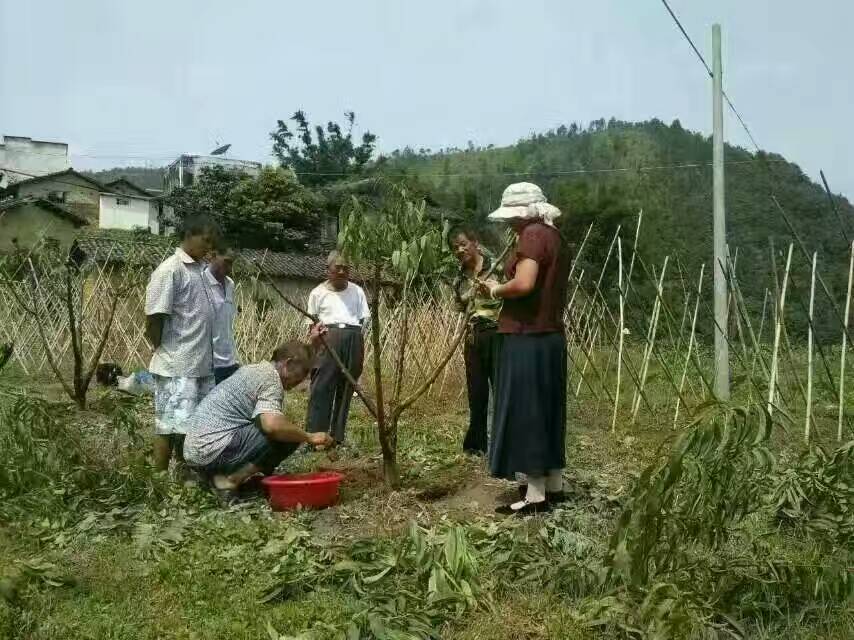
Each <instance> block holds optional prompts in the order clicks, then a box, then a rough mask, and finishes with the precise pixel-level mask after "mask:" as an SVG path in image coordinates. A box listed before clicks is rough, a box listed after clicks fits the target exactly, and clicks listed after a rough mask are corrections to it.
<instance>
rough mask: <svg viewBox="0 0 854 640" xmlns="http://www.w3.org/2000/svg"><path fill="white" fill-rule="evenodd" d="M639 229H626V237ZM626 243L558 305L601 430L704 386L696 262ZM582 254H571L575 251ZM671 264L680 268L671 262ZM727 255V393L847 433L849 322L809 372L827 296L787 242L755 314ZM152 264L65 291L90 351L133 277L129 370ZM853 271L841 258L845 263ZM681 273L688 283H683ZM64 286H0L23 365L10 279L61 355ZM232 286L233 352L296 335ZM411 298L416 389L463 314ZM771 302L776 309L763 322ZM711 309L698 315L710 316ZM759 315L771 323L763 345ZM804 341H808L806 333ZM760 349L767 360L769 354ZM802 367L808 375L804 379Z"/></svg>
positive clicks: (276, 305)
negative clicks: (778, 281)
mask: <svg viewBox="0 0 854 640" xmlns="http://www.w3.org/2000/svg"><path fill="white" fill-rule="evenodd" d="M638 229H639V225H638ZM638 229H633V231H634V235H635V238H636V237H637V233H638ZM585 241H586V236H585ZM583 247H584V243H582V249H583ZM635 247H636V243H635V244H634V245H632V244H631V243H628V244H627V243H624V242H623V238H622V237H621V232H620V230H619V229H618V230H617V232H616V233H615V235H614V237H613V240H612V241H611V245H610V248H609V250H608V253H607V257H606V259H605V262H604V264H602V265H594V264H589V263H586V264H585V265H584V268H583V267H582V264H580V263H575V264H573V267H572V273H571V277H570V282H569V286H568V290H567V291H568V294H567V295H568V298H569V299H570V302H569V305H568V307H567V309H566V313H565V320H566V327H567V331H566V333H567V356H568V361H569V363H570V364H569V375H568V391H569V398H570V404H571V405H572V404H575V405H576V406H577V407H578V408H579V409H580V410H581V411H580V413H581V414H583V415H584V416H585V419H591V420H599V421H601V423H602V426H603V428H608V427H610V428H612V429H614V430H615V431H626V430H630V429H632V428H634V427H633V426H632V425H633V423H634V422H635V421H638V422H641V423H643V422H646V423H650V422H654V423H657V424H662V425H665V424H666V425H668V428H678V427H679V425H680V424H682V423H684V422H685V421H688V420H690V419H691V417H692V416H693V415H694V412H695V410H696V408H697V407H698V406H700V405H701V404H702V403H703V402H705V401H706V400H707V399H708V397H709V394H710V393H711V391H710V387H709V384H708V373H709V372H710V371H711V367H712V359H711V354H710V353H709V348H708V335H709V327H708V326H706V327H705V332H704V331H701V327H700V325H701V316H702V314H703V312H704V311H707V307H708V305H707V304H705V301H706V300H708V296H709V291H708V287H709V286H710V284H709V283H708V282H704V279H703V277H702V273H703V269H702V268H701V269H699V270H698V272H697V273H695V274H693V275H692V274H691V273H690V272H686V271H685V270H684V268H683V266H682V263H681V262H680V260H679V257H678V256H672V258H670V257H669V258H667V259H666V260H664V261H663V263H662V264H660V265H657V266H648V265H647V264H646V263H645V262H644V260H643V257H642V256H641V255H640V254H639V253H638V252H637V251H636V250H635ZM629 251H631V254H630V255H629ZM581 254H582V252H581V251H580V252H579V256H580V255H581ZM852 256H854V252H852ZM846 257H847V256H846ZM668 261H671V264H673V265H676V266H675V267H672V268H670V269H668V268H667V263H668ZM734 262H735V261H733V264H731V265H730V267H729V269H728V277H729V279H730V283H729V284H730V291H731V304H730V314H731V319H730V324H731V325H732V326H734V327H735V330H734V331H732V332H730V340H731V349H730V353H731V354H732V358H733V363H732V367H733V375H734V379H736V378H737V379H738V380H737V381H736V383H735V384H734V385H733V398H734V399H733V401H743V402H754V401H756V402H758V401H761V402H762V403H763V404H766V403H767V405H768V408H769V409H772V410H774V411H775V414H777V415H779V414H781V413H782V414H785V415H787V416H788V417H790V418H794V417H795V416H794V414H798V416H797V417H798V424H800V425H803V426H804V435H805V437H806V438H807V439H809V438H811V437H822V438H828V437H834V436H836V437H842V438H845V437H850V433H851V425H850V416H848V415H847V414H846V411H845V407H846V398H845V394H846V391H847V390H850V389H851V388H852V384H850V382H849V383H846V381H845V379H844V376H849V377H850V376H851V375H852V374H851V371H850V369H851V368H850V367H848V370H846V368H845V367H844V364H842V363H844V353H845V351H846V350H847V349H849V348H851V344H850V341H848V340H845V339H843V336H844V335H845V327H844V326H843V325H842V323H841V322H840V326H839V336H840V340H839V342H841V343H842V345H841V347H842V349H841V352H840V346H839V342H836V343H835V344H836V346H833V345H827V346H826V347H825V349H830V351H831V352H832V353H831V355H830V357H832V358H833V359H835V360H836V362H837V366H836V367H831V366H830V365H829V364H828V363H827V356H826V354H825V352H823V351H822V350H821V345H816V346H818V347H819V350H818V353H819V355H820V356H821V358H820V361H819V362H820V363H821V364H823V365H824V366H823V368H818V367H817V368H815V371H813V360H812V344H813V342H814V340H815V336H814V335H813V334H812V333H811V334H810V336H811V337H810V348H809V353H808V354H807V353H806V349H805V348H801V345H800V344H799V343H798V341H797V340H792V339H790V335H789V331H788V330H787V322H789V316H790V315H791V314H789V313H788V312H787V311H786V309H787V307H792V305H794V304H795V303H797V302H801V303H802V304H803V308H804V309H807V308H808V307H809V310H810V320H809V323H810V326H813V325H814V324H815V323H816V322H817V318H818V316H819V314H824V315H825V319H826V318H827V317H831V318H835V317H836V316H830V315H829V311H828V309H827V304H825V305H823V306H822V305H820V304H819V301H818V300H813V297H814V293H815V291H814V286H813V287H812V289H813V290H809V289H807V290H800V289H799V288H798V287H797V286H794V285H795V284H796V283H794V282H791V281H790V280H789V279H788V277H786V276H787V274H788V272H789V269H790V268H792V269H794V266H793V265H792V266H791V267H790V264H791V263H792V257H791V250H790V251H789V257H788V259H787V260H786V269H785V271H784V273H783V276H784V277H783V286H782V287H777V286H773V287H772V286H768V287H767V288H766V297H765V301H764V303H763V305H762V311H761V313H756V315H755V316H752V315H751V313H750V311H749V309H748V307H747V305H746V304H745V300H744V297H743V295H742V291H741V288H740V286H739V282H738V279H737V277H736V274H735V268H734V267H735V264H734ZM847 262H848V261H847V260H846V263H847ZM819 263H820V260H819ZM705 266H706V265H703V266H702V267H703V268H705ZM804 266H806V267H807V268H808V267H809V265H804ZM844 267H846V268H849V267H850V265H849V264H845V265H844ZM149 271H150V267H144V266H138V267H134V266H128V265H126V264H121V263H116V262H111V261H109V260H107V261H104V262H102V263H99V264H92V263H89V264H87V265H86V266H85V267H84V268H83V271H82V272H81V275H80V278H79V282H78V285H77V289H76V290H75V295H76V300H77V304H78V305H79V311H80V312H79V317H81V318H82V319H83V324H82V327H83V343H84V345H85V346H86V347H87V348H89V349H91V347H92V345H93V342H94V340H95V336H97V335H98V329H99V326H101V323H103V322H104V321H105V319H106V317H107V309H108V305H109V298H110V296H109V295H108V291H109V290H110V288H116V287H118V286H120V287H121V288H122V289H125V288H127V287H128V286H129V285H131V286H132V288H131V290H130V293H129V294H128V295H127V296H125V297H124V299H122V300H121V302H120V304H119V306H118V309H117V311H116V317H115V322H114V325H113V329H112V332H111V335H110V339H109V342H108V343H107V346H106V349H105V351H104V355H103V358H102V360H103V361H105V362H115V363H117V364H119V365H120V366H121V367H122V368H123V369H125V370H126V371H127V370H134V369H142V368H145V367H146V365H147V363H148V361H149V359H150V356H151V352H150V347H149V345H148V342H147V340H146V338H145V336H144V309H143V306H144V295H145V284H146V281H147V278H148V273H149ZM850 272H851V271H850V270H849V269H846V274H848V273H850ZM807 273H809V271H808V270H807ZM698 275H699V278H698V277H697V276H698ZM819 277H820V276H819ZM691 281H693V282H694V283H695V284H693V285H692V284H688V283H690V282H691ZM754 284H755V283H754ZM769 284H770V283H769ZM60 285H61V282H53V281H51V280H50V277H49V276H44V277H43V278H41V279H40V280H39V281H38V282H37V283H34V282H33V281H32V280H29V281H27V280H25V281H19V282H15V283H9V282H6V284H5V285H3V286H0V342H7V343H9V342H11V343H14V344H15V351H14V358H15V361H16V362H17V364H18V365H19V366H20V368H21V369H22V370H23V371H24V372H26V373H28V374H44V373H46V372H47V371H48V367H47V362H46V357H45V351H44V345H43V344H42V341H41V338H40V336H39V333H38V331H37V328H36V325H35V320H34V319H33V318H32V317H29V316H28V315H27V314H25V313H22V312H21V310H20V309H19V308H18V307H17V305H16V304H15V302H14V300H13V298H12V296H11V295H10V293H9V291H8V288H9V287H10V286H14V287H18V290H19V293H21V294H23V293H25V292H26V291H27V288H28V287H29V288H32V287H33V286H37V287H38V288H39V292H40V293H41V299H42V300H43V301H44V303H43V306H42V308H41V311H42V313H41V315H40V317H39V318H38V322H39V323H40V324H41V327H42V329H43V330H44V334H45V335H46V337H47V340H48V347H49V348H50V349H52V350H53V353H54V354H56V356H57V360H58V361H67V360H68V356H69V353H70V335H69V332H68V329H67V321H66V313H65V309H64V307H63V303H62V300H61V299H60V297H59V296H57V295H54V294H53V293H52V292H53V291H58V290H61V288H60ZM311 286H312V285H311V284H310V283H302V284H295V283H291V284H287V283H284V284H283V285H282V287H281V288H284V289H287V293H288V295H289V296H290V297H291V298H293V299H295V300H300V299H305V298H306V297H307V295H308V292H309V290H310V288H311ZM754 290H755V288H754ZM235 295H236V303H237V306H238V309H239V313H238V314H237V318H236V321H235V338H236V342H237V349H238V353H239V355H240V357H241V360H242V361H243V362H257V361H261V360H264V359H266V358H268V357H269V354H270V353H272V351H273V349H274V348H275V346H276V345H277V344H279V343H280V342H282V341H284V340H288V339H301V338H304V337H305V336H306V332H307V328H306V324H305V321H304V320H303V318H302V317H300V316H299V314H298V313H297V312H296V311H294V310H293V309H291V308H290V307H288V306H287V305H285V304H283V303H282V302H281V301H280V300H279V299H278V298H277V297H276V296H274V295H271V292H270V291H269V290H268V289H267V285H265V284H263V283H261V282H259V281H258V280H257V279H253V278H250V277H246V278H238V282H237V287H236V291H235ZM849 300H850V285H849V291H848V298H847V299H845V300H842V301H841V302H840V301H839V300H836V301H835V304H836V305H837V306H838V307H839V308H840V309H842V308H844V309H846V311H848V309H849V308H850V302H849ZM807 301H808V303H807ZM408 304H410V305H412V309H411V311H410V314H409V317H410V340H409V357H408V358H407V363H406V372H405V373H406V375H405V376H404V380H405V381H406V382H405V385H407V386H408V388H405V389H404V392H405V391H407V390H409V389H411V388H414V386H415V385H417V384H418V383H419V382H420V381H421V380H423V378H424V375H425V372H427V371H429V370H430V369H431V368H432V366H433V365H434V364H435V363H437V362H438V360H439V359H440V358H441V357H442V354H443V352H445V350H446V349H447V348H448V346H449V344H450V341H451V340H452V337H453V336H454V335H455V332H456V329H457V328H458V327H459V323H460V322H462V318H461V317H460V315H459V314H458V313H457V312H456V311H455V309H454V305H453V300H452V298H451V295H450V292H449V291H448V290H447V288H446V287H444V286H442V285H437V286H434V287H427V286H421V287H419V288H416V289H414V290H412V291H411V292H410V294H409V295H408ZM771 309H773V310H774V313H773V317H772V318H770V319H769V318H768V317H767V316H768V315H769V310H771ZM381 312H382V315H383V320H384V324H383V329H382V331H383V334H382V336H381V340H380V345H381V346H380V348H381V359H382V362H383V366H384V367H385V368H386V370H388V371H391V370H392V369H393V360H394V354H395V352H396V350H397V346H398V344H399V341H400V336H401V331H400V328H401V324H402V317H403V313H402V308H401V306H400V303H399V302H398V301H395V300H389V301H387V302H386V303H385V305H384V307H383V308H382V309H381ZM813 314H815V317H813ZM708 317H709V314H708V313H707V314H706V320H705V322H706V323H708ZM766 324H768V325H770V329H771V330H770V333H771V334H773V343H772V344H771V345H769V344H768V340H769V336H768V334H769V331H768V330H766V329H765V325H766ZM826 324H827V323H825V326H826ZM756 327H758V332H757V331H756V330H755V328H756ZM763 338H764V341H763ZM803 342H804V343H806V339H805V340H804V341H803ZM371 348H372V347H371V341H370V340H366V349H367V353H366V359H367V358H371V357H372V354H371V352H370V350H371ZM461 351H462V350H460V352H458V353H456V354H455V356H454V357H453V358H452V360H451V361H450V363H449V365H448V367H447V369H446V370H445V371H444V372H443V373H442V375H441V376H440V377H439V378H438V379H437V381H436V383H435V384H434V385H433V387H432V388H431V391H430V393H429V394H428V395H427V396H426V398H427V401H429V399H430V398H432V399H434V400H436V399H439V398H441V401H442V402H443V403H445V402H456V401H458V400H459V399H461V397H462V396H463V394H464V393H465V372H464V362H463V354H462V353H461ZM769 351H770V355H771V362H770V363H769V362H768V360H767V356H768V355H769ZM781 363H783V364H781ZM370 369H371V368H370V367H366V368H365V372H364V374H363V383H364V385H365V386H366V388H367V389H369V390H370V389H371V388H372V387H373V380H372V377H373V374H372V372H371V370H370ZM832 369H834V370H832ZM802 378H803V379H806V380H807V385H806V387H805V386H804V384H803V382H802ZM822 394H824V395H822ZM422 402H425V401H424V400H422ZM819 418H821V419H819ZM834 427H836V428H835V429H834Z"/></svg>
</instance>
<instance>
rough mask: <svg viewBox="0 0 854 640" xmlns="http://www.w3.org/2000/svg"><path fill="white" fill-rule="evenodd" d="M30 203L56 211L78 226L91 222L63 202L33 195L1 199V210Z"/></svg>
mask: <svg viewBox="0 0 854 640" xmlns="http://www.w3.org/2000/svg"><path fill="white" fill-rule="evenodd" d="M28 204H29V205H35V206H38V207H41V208H43V209H45V210H47V211H50V212H52V213H55V214H56V215H58V216H59V217H61V218H65V219H66V220H69V221H70V222H72V223H73V224H74V225H76V226H78V227H82V226H83V225H87V224H89V221H88V220H87V219H86V218H84V217H82V216H80V215H78V214H77V213H75V212H74V211H73V210H72V209H70V208H69V207H67V206H65V205H64V204H62V203H61V202H53V201H51V200H48V199H47V198H37V197H32V196H28V197H26V198H10V199H8V200H3V201H0V211H8V210H9V209H14V208H15V207H21V206H24V205H28Z"/></svg>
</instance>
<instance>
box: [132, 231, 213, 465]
mask: <svg viewBox="0 0 854 640" xmlns="http://www.w3.org/2000/svg"><path fill="white" fill-rule="evenodd" d="M217 235H218V230H217V228H216V225H215V224H213V223H212V222H211V221H210V220H208V219H206V218H201V217H200V218H189V219H187V220H186V221H185V222H184V239H183V241H182V243H181V246H180V247H178V248H177V249H176V250H175V253H174V254H173V255H172V256H170V257H169V258H166V260H164V261H163V262H162V263H161V264H160V266H158V267H157V269H155V270H154V273H152V274H151V279H150V280H149V282H148V287H147V288H146V291H145V316H146V318H145V320H146V335H147V337H148V339H149V341H150V342H151V345H152V347H153V348H154V354H153V355H152V358H151V364H150V365H149V371H151V373H152V375H153V376H154V433H155V438H154V464H155V467H156V468H157V469H158V470H160V471H165V470H166V469H168V468H169V460H170V458H171V457H172V455H173V454H174V455H175V458H176V460H177V461H179V462H180V461H183V455H182V450H183V440H184V434H185V433H186V430H185V426H184V422H185V421H186V420H187V418H188V417H189V416H190V415H192V413H193V411H195V409H196V407H197V406H198V404H199V402H201V400H202V398H204V397H205V396H206V395H207V394H208V392H209V391H210V390H211V389H212V388H213V386H214V377H213V307H212V305H211V301H210V294H209V292H208V287H207V286H206V284H205V280H204V273H203V265H202V263H201V261H202V259H204V258H205V257H206V256H207V255H208V254H209V253H210V251H211V249H212V248H213V245H214V242H215V240H216V237H217Z"/></svg>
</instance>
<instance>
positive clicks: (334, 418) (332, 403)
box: [308, 251, 371, 443]
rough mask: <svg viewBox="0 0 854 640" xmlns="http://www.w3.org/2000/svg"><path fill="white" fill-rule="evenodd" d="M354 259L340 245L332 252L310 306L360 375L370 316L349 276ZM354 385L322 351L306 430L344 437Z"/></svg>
mask: <svg viewBox="0 0 854 640" xmlns="http://www.w3.org/2000/svg"><path fill="white" fill-rule="evenodd" d="M349 277H350V265H349V263H348V262H347V260H346V259H345V258H344V257H343V256H342V255H341V254H339V253H338V252H337V251H333V252H332V253H330V254H329V258H328V260H327V280H326V282H323V283H322V284H320V285H318V286H317V287H315V288H314V289H313V290H312V292H311V293H310V294H309V296H308V312H309V313H310V314H312V315H315V316H317V317H318V318H319V320H320V323H321V324H322V325H323V326H325V327H326V329H327V330H328V333H327V334H326V342H327V344H328V345H329V347H330V348H332V349H334V350H335V351H336V353H337V354H338V355H339V357H340V358H341V361H342V362H343V363H344V364H345V365H346V366H347V368H348V370H349V371H350V375H352V376H353V378H354V379H356V380H358V379H359V376H360V375H361V374H362V363H363V360H364V355H365V353H364V352H365V346H364V340H363V336H362V332H363V327H364V325H365V322H366V321H367V319H368V318H370V316H371V312H370V309H369V308H368V300H367V298H366V297H365V292H364V291H363V290H362V288H361V287H360V286H359V285H357V284H354V283H352V282H350V281H349ZM352 399H353V387H352V385H351V384H350V383H349V382H347V379H346V378H345V377H344V374H343V373H342V372H341V370H340V369H339V368H338V365H337V364H336V363H335V360H333V359H332V357H331V356H330V355H329V354H328V353H327V352H326V351H324V352H323V353H321V355H320V357H319V358H318V361H317V365H316V367H315V369H314V370H312V372H311V395H310V397H309V402H308V431H310V432H312V433H317V432H327V433H329V434H330V435H331V436H332V437H333V438H335V441H336V442H338V443H341V442H343V441H344V431H345V428H346V426H347V415H348V414H349V411H350V401H351V400H352Z"/></svg>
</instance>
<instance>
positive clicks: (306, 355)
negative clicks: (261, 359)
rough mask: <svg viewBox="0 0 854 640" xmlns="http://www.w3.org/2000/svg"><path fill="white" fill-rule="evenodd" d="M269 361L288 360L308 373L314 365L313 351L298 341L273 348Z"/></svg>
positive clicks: (289, 341) (290, 341)
mask: <svg viewBox="0 0 854 640" xmlns="http://www.w3.org/2000/svg"><path fill="white" fill-rule="evenodd" d="M270 360H272V361H273V362H285V361H286V360H290V361H291V364H292V365H296V366H297V367H300V368H301V369H303V370H304V371H305V372H306V373H308V371H309V370H310V369H311V367H312V365H313V364H314V349H312V348H311V347H310V346H308V345H307V344H305V343H303V342H299V341H298V340H288V341H287V342H284V343H282V344H280V345H279V346H278V347H276V348H275V350H274V351H273V357H272V358H270Z"/></svg>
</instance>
